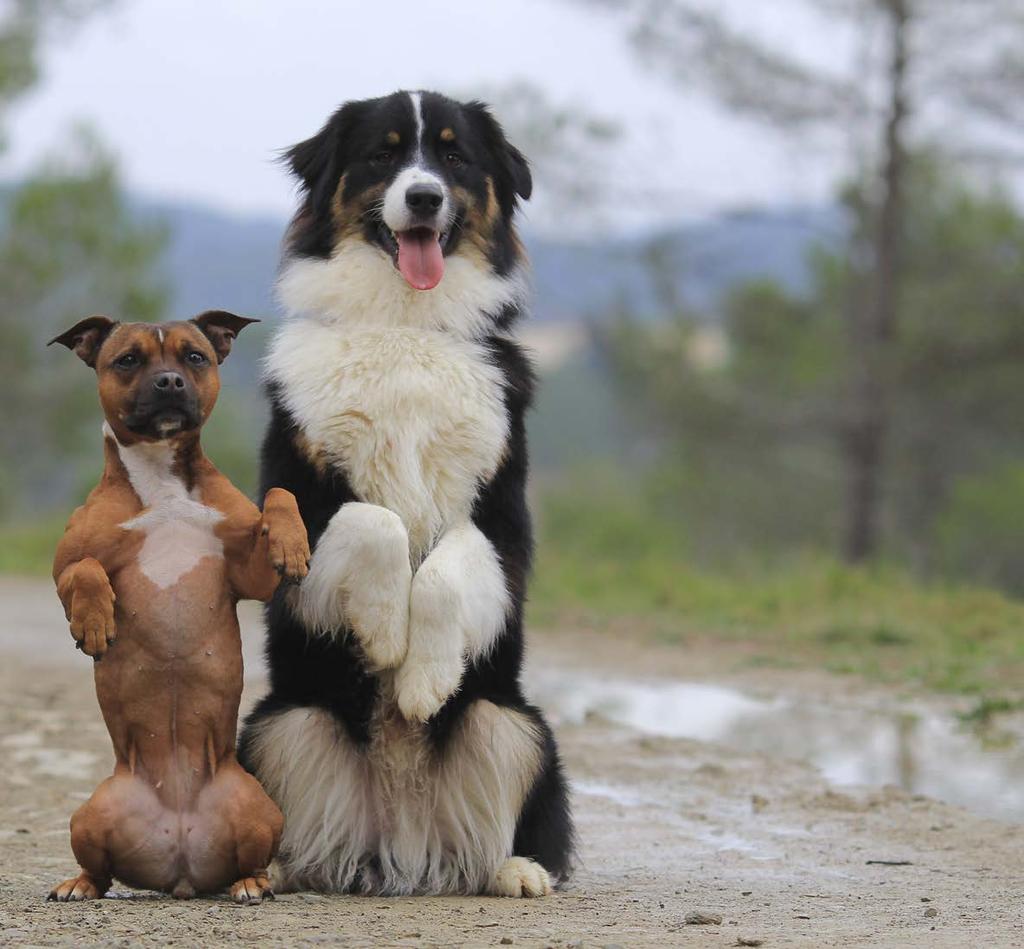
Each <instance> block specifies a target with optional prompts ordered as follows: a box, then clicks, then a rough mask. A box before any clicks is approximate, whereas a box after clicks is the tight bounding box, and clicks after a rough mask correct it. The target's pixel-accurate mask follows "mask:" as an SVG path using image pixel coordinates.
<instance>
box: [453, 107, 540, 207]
mask: <svg viewBox="0 0 1024 949" xmlns="http://www.w3.org/2000/svg"><path fill="white" fill-rule="evenodd" d="M466 109H467V111H468V112H469V114H470V116H471V117H472V120H473V122H474V123H475V125H476V127H477V132H478V133H479V135H480V136H481V138H482V139H483V141H484V142H485V143H486V145H487V149H488V151H490V153H491V156H492V158H493V160H494V162H495V168H496V179H497V180H496V181H495V190H496V192H497V195H498V202H499V203H500V204H501V208H502V210H503V211H504V212H505V213H506V214H511V213H512V211H513V210H514V209H515V205H516V196H518V197H520V198H522V199H523V200H529V198H530V195H531V194H532V193H533V176H532V175H531V174H530V164H529V162H528V161H527V160H526V157H525V156H524V155H523V153H522V152H521V151H519V149H518V148H516V147H515V145H513V144H512V143H511V142H509V140H508V139H507V138H506V137H505V131H504V129H502V127H501V125H500V124H499V123H498V120H497V119H496V118H495V117H494V116H493V115H491V110H490V109H489V108H488V107H487V105H486V104H485V103H483V102H470V103H467V105H466Z"/></svg>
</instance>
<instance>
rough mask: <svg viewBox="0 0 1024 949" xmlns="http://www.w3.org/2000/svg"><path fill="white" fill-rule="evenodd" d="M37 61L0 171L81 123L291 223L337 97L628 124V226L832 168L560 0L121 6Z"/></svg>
mask: <svg viewBox="0 0 1024 949" xmlns="http://www.w3.org/2000/svg"><path fill="white" fill-rule="evenodd" d="M730 2H731V3H732V4H733V5H734V6H735V7H737V9H739V10H741V11H742V12H743V13H744V15H747V14H749V16H750V18H751V20H752V21H759V22H758V25H759V26H761V27H764V28H767V29H769V30H772V31H775V32H778V33H780V34H785V35H786V36H787V38H788V40H789V41H790V42H791V43H796V44H798V45H808V46H813V45H814V43H815V41H816V40H817V39H818V38H820V37H818V36H815V35H812V34H813V30H811V29H810V27H809V25H808V24H807V23H806V21H802V20H800V19H799V18H797V17H795V15H791V14H790V13H787V12H786V11H785V8H786V6H787V4H788V3H789V2H790V0H773V2H772V4H771V5H770V6H771V7H772V16H771V17H770V18H768V17H767V16H765V15H763V13H759V12H758V8H760V11H766V6H768V5H765V4H755V3H754V2H752V0H730ZM801 31H802V32H801ZM44 65H45V79H44V81H43V82H42V84H41V85H40V86H39V87H38V89H36V90H34V91H33V92H32V94H31V95H29V96H28V97H26V98H25V99H24V100H22V101H21V102H19V103H18V105H17V106H16V107H15V109H14V110H13V112H12V114H11V116H10V123H9V128H8V131H9V140H10V142H11V146H12V147H11V149H10V150H9V151H8V152H7V153H6V154H5V155H4V156H3V161H2V164H0V177H3V178H11V177H14V176H16V175H18V174H20V173H22V172H23V171H24V170H25V169H26V168H28V167H29V166H30V164H31V163H32V161H33V160H35V159H38V158H39V157H40V156H41V155H42V154H45V153H47V152H50V153H52V152H53V150H54V149H56V148H59V146H60V143H61V142H63V141H66V140H67V136H68V132H69V130H70V128H71V127H72V125H73V124H74V123H75V122H76V121H81V120H85V121H87V122H89V123H90V124H92V125H93V126H94V127H95V128H96V129H97V130H98V131H99V133H100V135H101V137H102V138H103V140H104V141H105V142H106V143H107V144H108V145H109V146H111V147H112V148H113V149H114V150H115V152H116V153H117V154H118V155H119V157H120V160H121V164H122V169H123V172H124V176H125V179H126V181H127V183H128V185H129V186H130V187H131V188H132V189H133V190H135V191H137V192H140V193H143V194H145V195H148V196H155V197H159V198H164V199H187V200H194V201H198V202H202V203H205V204H210V205H214V206H217V207H220V208H224V209H229V210H235V211H244V212H272V213H277V214H283V213H285V212H287V211H288V210H289V209H290V208H291V206H292V203H293V194H292V190H291V184H290V182H289V180H288V178H287V177H286V175H285V174H284V171H283V169H282V168H280V167H279V166H278V165H276V164H275V163H274V161H273V159H274V156H275V154H276V152H277V151H278V150H279V149H281V148H282V147H285V146H287V145H290V144H292V143H293V142H295V141H298V140H300V139H302V138H305V137H306V136H308V135H310V134H312V133H313V132H315V131H316V130H317V129H318V128H319V127H320V125H321V124H322V122H323V120H324V118H325V117H326V116H327V114H328V113H329V112H330V111H331V110H333V109H334V108H335V107H336V106H337V105H338V104H339V103H340V102H342V101H344V100H346V99H351V98H363V97H365V96H371V95H380V94H382V93H386V92H389V91H392V90H394V89H396V88H403V87H407V88H420V87H424V88H438V89H440V90H442V91H456V92H459V93H466V94H471V93H472V92H473V90H474V88H476V87H478V86H484V87H493V86H495V85H496V84H501V83H506V82H511V81H515V80H528V81H531V82H534V83H536V84H539V85H540V86H542V87H543V88H544V89H545V90H547V92H548V93H549V94H550V96H551V97H552V98H553V99H554V100H556V101H559V102H578V103H581V104H583V105H585V106H586V107H587V108H588V109H589V110H591V111H592V112H594V113H597V114H600V115H605V116H608V117H610V118H612V119H615V120H617V121H619V122H621V123H623V124H624V126H625V129H626V132H627V135H626V137H625V139H624V140H623V141H622V142H621V144H620V145H619V146H618V148H619V149H620V152H619V154H617V156H616V158H615V167H616V168H617V169H618V171H617V173H618V174H619V175H621V176H623V178H624V179H628V178H630V177H631V176H632V177H633V178H634V179H635V182H636V183H642V184H643V185H644V186H645V187H649V188H652V189H654V190H655V191H656V192H657V193H658V194H659V195H661V196H662V200H659V201H658V204H657V207H656V208H651V207H643V208H636V207H629V208H626V207H623V208H620V209H617V210H616V219H617V220H619V221H620V222H621V223H623V224H624V225H625V226H630V227H633V226H637V225H644V224H650V223H653V222H655V221H657V220H662V219H666V218H675V217H680V216H690V215H694V214H703V213H706V212H708V211H710V210H714V209H717V208H721V207H735V206H741V205H749V204H761V203H766V204H778V203H786V202H795V201H805V200H820V199H823V198H824V197H825V196H826V195H827V194H829V192H830V188H831V184H832V182H833V181H834V176H835V173H836V165H835V163H834V162H833V161H831V160H829V159H828V157H827V156H826V155H825V154H824V153H822V152H821V151H820V150H819V151H817V152H814V151H810V150H808V149H806V148H805V147H804V145H803V143H790V144H788V145H784V144H782V143H780V142H779V141H778V139H776V138H775V137H774V136H773V135H772V134H771V133H769V132H766V131H765V130H763V129H761V128H759V127H757V126H751V125H747V124H744V123H740V122H738V121H736V120H734V119H732V118H730V117H728V116H727V115H725V114H724V112H722V111H721V110H720V109H718V108H716V107H714V106H712V105H711V104H709V103H708V102H707V101H706V100H703V99H701V98H699V97H698V96H696V95H694V96H683V95H681V94H680V93H679V91H678V89H676V88H673V87H670V86H669V85H667V84H666V83H665V82H664V81H663V80H662V79H661V78H660V77H659V76H658V75H657V74H655V73H653V72H651V71H649V70H647V69H645V68H644V67H643V66H642V65H641V64H638V63H637V61H636V59H635V58H634V56H633V54H632V53H631V51H630V50H629V49H628V47H627V45H626V43H625V42H624V39H623V37H622V34H621V29H620V28H619V27H618V26H617V25H616V23H615V21H614V20H613V19H611V18H608V17H606V16H604V15H603V14H600V13H596V12H594V11H593V10H590V9H587V8H586V7H585V6H584V5H583V4H573V3H569V2H564V0H514V2H513V0H505V2H496V0H475V2H474V0H391V2H386V3H385V2H379V3H374V2H373V0H354V2H352V0H338V2H329V0H321V2H317V0H289V2H284V0H277V2H274V0H216V2H214V0H122V2H121V3H120V4H119V5H115V6H114V7H113V8H112V9H111V10H110V11H108V12H105V13H103V14H100V15H98V16H95V17H94V18H93V19H91V20H90V21H89V22H87V23H86V24H85V25H84V26H83V27H80V28H79V29H77V30H75V31H74V32H72V33H65V35H63V36H58V37H55V38H54V39H53V40H52V41H51V42H50V44H49V46H48V47H47V50H46V53H45V57H44ZM584 160H585V159H584ZM627 190H628V189H627ZM538 223H541V222H540V221H538Z"/></svg>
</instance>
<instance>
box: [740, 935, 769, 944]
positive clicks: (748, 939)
mask: <svg viewBox="0 0 1024 949" xmlns="http://www.w3.org/2000/svg"><path fill="white" fill-rule="evenodd" d="M736 945H737V946H763V945H764V940H763V939H753V938H751V937H750V936H737V937H736Z"/></svg>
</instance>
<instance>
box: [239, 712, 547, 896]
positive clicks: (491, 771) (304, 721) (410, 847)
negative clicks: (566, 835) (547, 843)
mask: <svg viewBox="0 0 1024 949" xmlns="http://www.w3.org/2000/svg"><path fill="white" fill-rule="evenodd" d="M387 708H388V707H387V706H382V709H383V711H382V712H381V715H382V717H381V718H380V719H378V720H377V721H376V722H374V723H373V725H372V726H371V735H372V739H371V743H370V745H369V746H368V747H367V748H366V749H359V748H356V747H355V746H353V744H352V743H351V740H350V739H349V738H348V736H347V734H346V733H345V731H344V729H343V728H342V726H341V725H340V724H339V723H338V722H337V721H335V719H334V718H333V717H332V716H331V715H330V714H329V713H328V712H326V711H323V710H320V709H310V708H297V709H290V710H288V711H286V712H282V713H280V714H278V715H274V716H272V717H270V718H267V719H266V720H265V721H264V722H263V723H261V724H260V725H259V726H258V731H257V732H256V734H255V735H254V738H253V742H252V745H251V753H252V757H253V762H254V764H255V766H256V771H257V773H258V774H259V776H260V780H261V781H262V782H263V785H264V787H265V788H266V790H267V792H268V793H269V794H270V796H271V797H272V798H273V799H274V800H275V801H276V802H277V803H278V805H279V806H280V807H281V809H282V810H283V812H284V813H285V814H286V815H287V819H286V821H285V828H284V836H283V838H282V841H281V850H280V854H279V862H280V866H281V869H282V871H283V875H284V880H282V881H281V883H283V885H284V887H285V888H288V887H289V886H291V887H310V888H313V889H320V890H330V891H335V892H337V891H346V890H350V889H353V888H358V889H359V890H360V891H361V892H364V893H369V894H379V895H409V894H414V893H437V894H442V893H444V894H455V893H461V894H473V893H481V892H491V893H495V894H498V895H510V896H513V895H514V896H519V895H523V896H531V895H541V892H544V890H543V885H542V881H543V880H546V876H547V875H546V874H544V873H543V870H542V869H541V871H540V874H536V873H533V874H530V873H526V872H525V868H524V867H521V866H519V864H518V863H516V860H517V858H512V859H511V861H510V859H509V858H510V857H511V854H512V843H513V838H514V835H515V828H516V822H517V820H518V816H519V811H520V809H521V808H522V805H523V801H524V800H525V797H526V794H527V793H528V791H529V789H530V787H531V785H532V783H533V781H534V779H535V778H536V774H537V771H538V769H539V767H540V760H541V759H540V755H541V752H540V747H541V746H540V736H539V735H538V734H537V731H536V728H535V726H534V725H533V723H532V721H531V720H530V719H528V718H527V717H526V716H524V715H522V714H521V713H519V712H515V711H512V710H510V709H502V708H499V707H498V706H495V705H493V704H492V703H490V702H486V701H480V702H476V703H475V704H474V705H472V706H471V707H470V708H469V709H467V710H466V713H465V715H464V716H463V718H462V720H461V721H460V723H459V725H458V731H457V733H456V734H454V735H453V736H452V739H451V743H450V744H449V745H448V747H447V749H446V752H445V754H443V755H440V756H439V755H438V754H437V753H436V752H435V751H434V750H433V749H432V748H431V747H430V744H429V739H428V738H427V736H426V733H425V732H424V730H423V728H422V727H421V726H419V725H416V724H412V723H409V722H406V721H404V720H403V719H402V718H401V716H399V715H397V714H395V712H394V707H393V706H391V707H390V711H389V710H387ZM520 862H521V863H528V862H529V861H520ZM534 866H536V865H535V864H534ZM538 869H539V868H538ZM499 874H500V876H499ZM541 874H542V875H543V876H541ZM517 887H518V890H519V892H514V891H515V890H516V889H517ZM538 888H540V890H541V892H534V891H535V890H537V889H538Z"/></svg>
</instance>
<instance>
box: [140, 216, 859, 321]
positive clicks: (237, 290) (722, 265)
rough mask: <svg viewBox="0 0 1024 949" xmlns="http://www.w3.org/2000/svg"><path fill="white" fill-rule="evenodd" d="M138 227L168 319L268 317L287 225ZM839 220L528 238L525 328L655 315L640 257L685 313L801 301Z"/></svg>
mask: <svg viewBox="0 0 1024 949" xmlns="http://www.w3.org/2000/svg"><path fill="white" fill-rule="evenodd" d="M137 206H138V207H139V209H140V213H141V214H143V215H144V216H146V217H157V218H160V219H162V220H163V221H165V222H166V223H167V224H168V225H169V227H170V231H171V241H170V246H169V248H168V252H167V255H166V259H165V261H164V267H165V271H166V274H167V278H168V280H169V282H170V284H171V286H172V288H173V291H174V311H175V313H176V314H181V315H187V314H191V313H195V312H198V311H200V310H204V309H209V308H211V307H222V308H225V309H231V310H235V311H237V312H240V313H247V314H253V315H258V316H271V315H272V314H273V313H274V311H275V306H274V302H273V296H272V287H273V281H274V275H275V273H276V269H277V261H278V251H279V246H280V240H281V235H282V234H283V232H284V228H285V223H286V222H285V220H284V219H277V218H273V217H255V216H236V215H231V214H228V213H225V212H222V211H216V210H212V209H210V208H205V207H201V206H195V205H189V204H166V203H158V202H152V201H140V202H138V205H137ZM840 233H841V219H840V216H839V213H838V212H837V211H836V210H834V209H830V208H827V207H826V208H821V207H818V208H815V207H811V208H778V209H766V210H760V211H748V212H743V213H734V214H726V215H722V216H720V217H716V218H713V219H710V220H707V221H701V222H696V223H688V224H683V225H680V226H679V227H677V228H675V229H672V230H670V231H665V232H661V233H658V234H651V235H649V236H646V237H644V238H630V239H609V240H600V241H593V242H590V243H586V244H580V243H571V242H568V241H566V242H562V241H557V240H553V239H551V238H550V237H544V238H541V237H527V240H526V243H527V246H528V249H529V251H530V256H531V260H532V267H533V283H534V306H533V312H532V318H533V319H534V320H536V321H537V322H540V323H566V322H570V323H571V322H577V321H579V320H581V319H583V318H585V317H589V318H597V317H600V316H601V315H602V314H604V313H607V312H608V311H609V310H610V309H613V308H614V307H616V306H617V305H619V304H626V305H629V306H630V308H631V309H632V310H634V311H635V312H637V313H640V314H641V315H643V314H644V312H645V311H646V312H650V311H651V310H652V309H653V308H654V294H653V290H652V282H651V278H650V271H649V269H648V268H647V267H646V266H645V264H644V262H643V261H644V254H645V249H646V248H647V247H648V246H649V244H650V243H651V242H652V241H653V240H658V241H659V243H663V245H664V247H665V251H664V253H665V259H666V260H667V262H668V266H669V269H671V270H672V271H673V272H674V274H675V276H674V278H673V282H674V285H675V286H676V288H677V290H678V292H679V293H680V294H681V295H682V298H683V299H685V300H686V301H687V302H688V303H689V304H691V305H693V306H695V307H698V308H702V309H711V310H713V309H714V307H715V304H716V303H717V302H718V300H719V299H720V298H721V296H722V294H723V292H725V291H726V290H728V289H729V288H730V287H732V286H734V285H736V284H737V283H740V282H743V281H746V280H751V279H755V278H761V277H768V278H771V279H774V280H777V281H778V282H779V283H781V284H782V285H784V286H785V287H787V288H789V289H791V290H794V291H797V292H799V291H801V290H803V289H805V288H806V286H807V283H808V269H807V253H808V251H809V250H810V248H811V247H812V246H814V245H815V244H821V243H824V244H826V245H828V244H830V243H832V242H834V241H836V239H837V238H838V236H839V234H840Z"/></svg>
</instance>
